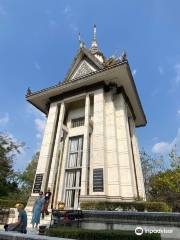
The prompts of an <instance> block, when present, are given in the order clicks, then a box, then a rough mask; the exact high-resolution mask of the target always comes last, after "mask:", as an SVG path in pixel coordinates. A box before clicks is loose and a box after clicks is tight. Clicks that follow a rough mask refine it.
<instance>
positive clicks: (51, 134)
mask: <svg viewBox="0 0 180 240" xmlns="http://www.w3.org/2000/svg"><path fill="white" fill-rule="evenodd" d="M57 115H58V106H57V104H56V103H52V104H51V105H50V109H49V113H48V118H47V122H46V127H45V131H44V137H43V141H42V145H41V150H40V156H39V161H38V165H37V170H36V174H43V180H42V185H41V190H42V191H44V190H45V187H46V182H47V178H48V176H47V173H48V167H49V162H50V161H51V155H52V150H53V142H54V138H55V130H56V122H57ZM32 195H37V194H33V193H32Z"/></svg>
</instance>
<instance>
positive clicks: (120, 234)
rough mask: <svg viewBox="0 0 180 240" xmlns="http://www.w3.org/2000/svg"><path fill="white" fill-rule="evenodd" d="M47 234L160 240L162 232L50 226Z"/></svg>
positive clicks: (91, 239) (89, 239)
mask: <svg viewBox="0 0 180 240" xmlns="http://www.w3.org/2000/svg"><path fill="white" fill-rule="evenodd" d="M46 235H47V236H53V237H62V238H63V237H64V238H73V239H78V240H117V239H121V240H159V239H161V237H160V234H143V235H142V236H137V235H135V233H134V232H130V231H120V230H89V229H81V228H68V227H63V228H62V227H61V228H50V229H48V230H46Z"/></svg>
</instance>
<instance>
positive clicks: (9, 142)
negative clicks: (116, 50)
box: [0, 133, 23, 197]
mask: <svg viewBox="0 0 180 240" xmlns="http://www.w3.org/2000/svg"><path fill="white" fill-rule="evenodd" d="M22 146H23V144H18V143H16V142H15V141H14V140H13V139H12V138H11V137H10V136H9V135H7V134H3V133H0V166H1V167H0V197H5V196H7V195H8V194H9V193H10V192H11V193H12V192H15V191H17V190H18V184H17V182H16V180H15V175H14V170H13V160H14V159H15V157H16V154H17V153H20V148H21V147H22Z"/></svg>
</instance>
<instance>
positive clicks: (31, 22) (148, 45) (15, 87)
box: [0, 0, 180, 169]
mask: <svg viewBox="0 0 180 240" xmlns="http://www.w3.org/2000/svg"><path fill="white" fill-rule="evenodd" d="M179 9H180V1H178V0H173V1H170V0H151V1H143V0H142V1H140V0H139V1H138V0H136V1H133V0H132V1H130V0H127V1H120V0H111V1H102V0H99V1H95V0H91V1H82V0H77V1H68V0H67V1H63V0H61V1H59V0H38V1H33V0H13V1H12V0H0V83H1V84H0V103H1V104H0V131H3V132H7V133H9V134H10V135H11V136H12V137H13V138H14V139H16V140H17V141H22V142H25V143H26V147H25V149H24V150H23V152H22V154H21V156H19V157H18V159H17V161H16V162H15V168H16V169H23V168H24V167H25V166H26V165H27V163H28V161H30V159H31V157H32V155H33V153H35V152H36V150H37V149H38V148H39V146H40V143H41V141H42V132H43V128H44V125H45V121H44V116H43V115H42V114H41V113H39V112H38V111H36V110H35V109H34V108H33V107H31V106H30V105H29V104H28V103H27V102H26V101H25V93H26V89H27V88H28V87H29V86H30V87H31V88H32V90H33V91H35V90H39V89H42V88H45V87H48V86H51V85H54V84H56V83H58V82H59V81H63V79H64V76H65V74H66V72H67V70H68V68H69V66H70V64H71V62H72V59H73V57H74V56H75V54H76V52H77V50H78V48H79V44H78V32H81V36H82V38H83V40H84V41H85V43H86V45H87V46H89V45H90V43H91V40H92V27H93V24H94V23H96V25H97V40H98V44H99V48H100V49H101V50H102V51H103V53H104V54H105V56H107V57H109V56H111V55H113V54H114V55H116V56H117V57H118V56H119V55H120V53H121V52H122V50H123V49H125V50H126V52H127V54H128V60H129V63H130V66H131V69H132V71H133V75H134V80H135V83H136V85H137V88H138V92H139V95H140V98H141V101H142V104H143V107H144V111H145V113H146V116H147V120H148V124H147V126H146V127H144V128H139V129H137V134H138V138H139V144H140V147H141V148H142V147H143V148H144V149H145V150H147V151H148V152H150V153H152V154H166V153H167V152H168V151H169V150H170V149H171V148H172V147H173V146H175V145H176V148H177V150H178V151H179V150H180V94H179V93H180V31H179V26H180V14H179Z"/></svg>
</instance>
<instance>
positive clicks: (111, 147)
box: [105, 91, 121, 197]
mask: <svg viewBox="0 0 180 240" xmlns="http://www.w3.org/2000/svg"><path fill="white" fill-rule="evenodd" d="M113 99H114V101H115V97H114V96H113V92H112V91H109V92H107V93H106V95H105V150H106V154H105V174H106V180H107V181H106V185H105V187H106V194H107V195H108V196H116V197H118V196H121V192H120V172H119V158H118V141H117V126H116V108H115V102H114V101H113ZM118 121H119V119H118Z"/></svg>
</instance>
